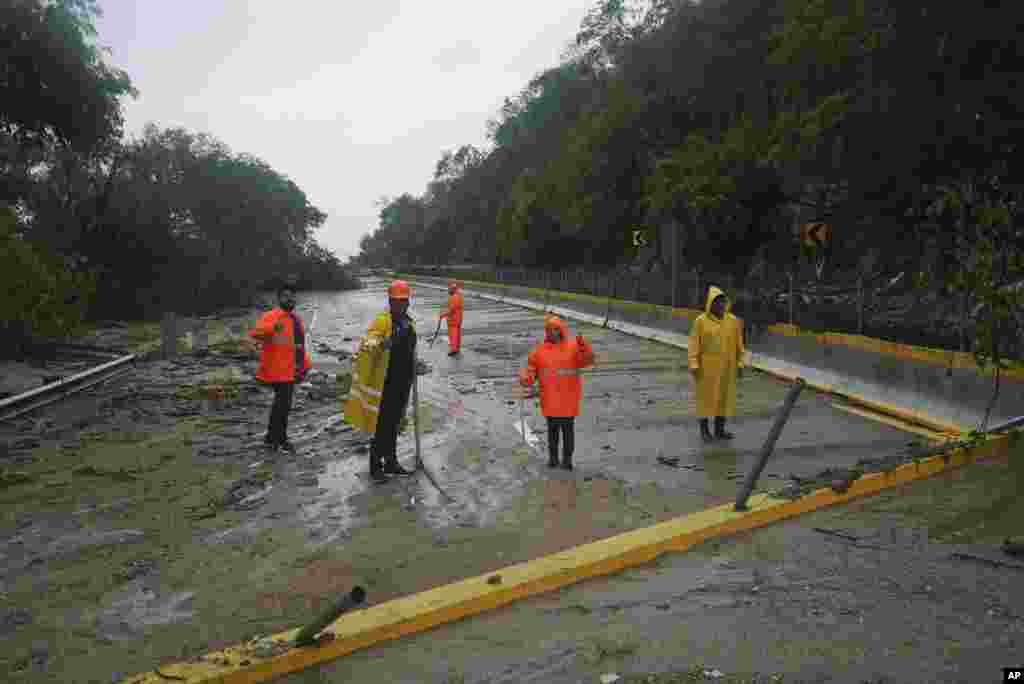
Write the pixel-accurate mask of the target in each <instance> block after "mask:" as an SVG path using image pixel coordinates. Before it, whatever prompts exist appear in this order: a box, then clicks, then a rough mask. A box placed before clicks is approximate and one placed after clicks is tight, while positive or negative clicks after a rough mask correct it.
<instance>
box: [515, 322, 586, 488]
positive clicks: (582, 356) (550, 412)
mask: <svg viewBox="0 0 1024 684" xmlns="http://www.w3.org/2000/svg"><path fill="white" fill-rule="evenodd" d="M593 363H594V350H593V349H591V347H590V345H589V344H588V343H587V341H586V340H584V339H583V336H582V335H577V336H576V339H575V340H570V339H569V326H568V325H566V324H565V321H563V320H562V319H560V318H558V317H557V316H548V317H547V319H545V321H544V341H543V342H541V343H540V344H538V345H537V346H536V347H534V348H533V351H531V352H530V356H529V357H528V360H527V367H526V368H523V369H522V370H520V371H519V381H520V383H521V384H522V385H523V386H524V387H529V386H530V385H532V384H533V381H534V380H536V379H539V380H540V408H541V413H543V414H544V417H545V418H547V419H548V467H550V468H557V467H558V436H559V433H561V435H562V468H564V469H565V470H572V453H573V449H574V446H575V441H576V440H575V419H576V416H578V415H579V413H580V396H581V394H582V389H583V382H582V380H581V379H580V369H581V368H586V367H587V366H590V365H592V364H593Z"/></svg>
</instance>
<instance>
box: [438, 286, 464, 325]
mask: <svg viewBox="0 0 1024 684" xmlns="http://www.w3.org/2000/svg"><path fill="white" fill-rule="evenodd" d="M462 310H463V303H462V293H461V292H459V291H458V290H456V291H455V293H454V294H452V295H449V297H448V310H447V311H445V312H444V313H442V314H441V318H447V319H448V327H449V328H450V327H451V326H453V325H454V326H456V327H458V326H460V325H462Z"/></svg>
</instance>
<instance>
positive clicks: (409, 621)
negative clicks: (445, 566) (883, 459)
mask: <svg viewBox="0 0 1024 684" xmlns="http://www.w3.org/2000/svg"><path fill="white" fill-rule="evenodd" d="M1008 445H1009V439H1008V438H1007V437H1005V436H1001V437H994V438H992V439H989V440H988V441H986V442H984V443H982V444H980V445H979V446H977V447H974V448H972V449H970V450H967V449H963V448H960V449H956V450H953V451H951V452H950V453H949V454H946V455H942V456H934V457H931V458H928V459H924V460H922V461H920V462H917V463H909V464H906V465H902V466H899V467H897V468H895V469H893V470H892V471H889V472H883V473H872V474H868V475H865V476H863V477H861V478H859V479H857V480H855V481H853V482H852V483H850V485H849V487H848V488H847V489H846V490H845V491H837V490H834V489H830V488H826V489H819V490H818V491H816V492H813V493H811V494H809V495H807V496H804V497H802V498H799V499H796V500H793V501H790V500H785V499H776V498H773V497H771V496H769V495H766V494H759V495H756V496H753V497H751V498H750V500H749V502H748V506H749V507H750V510H749V511H746V512H743V513H737V512H735V511H733V505H732V504H726V505H722V506H717V507H715V508H710V509H708V510H705V511H700V512H698V513H693V514H691V515H686V516H682V517H680V518H676V519H674V520H669V521H666V522H663V523H659V524H657V525H652V526H650V527H646V528H642V529H638V530H634V531H631V532H626V533H623V534H619V535H616V536H614V537H609V538H607V539H603V540H600V541H597V542H593V543H590V544H585V545H582V546H577V547H575V548H572V549H568V550H566V551H563V552H560V553H556V554H552V555H549V556H544V557H542V558H538V559H536V560H532V561H528V562H525V563H519V564H517V565H512V566H509V567H506V568H503V569H501V570H498V571H497V572H494V573H490V574H488V575H480V576H477V577H472V578H469V579H466V580H462V581H460V582H455V583H453V584H448V585H445V586H441V587H437V588H435V589H431V590H429V591H425V592H422V593H419V594H414V595H412V596H407V597H403V598H399V599H394V600H392V601H387V602H385V603H381V604H378V605H376V606H372V607H369V608H365V609H362V610H357V611H355V612H352V613H349V614H346V615H343V616H342V617H341V618H339V619H338V620H337V621H335V622H334V623H333V624H331V625H330V626H329V627H327V628H326V629H325V632H332V633H333V635H334V638H333V639H332V640H329V641H324V642H323V643H322V644H321V645H319V646H313V647H308V648H291V649H288V650H285V648H286V647H287V643H288V642H290V641H291V640H292V639H294V638H295V635H296V634H297V633H298V629H292V630H289V631H287V632H281V633H280V634H277V635H274V636H273V637H269V638H268V641H269V642H272V643H276V644H278V645H279V647H280V648H281V650H282V651H283V652H282V653H280V654H279V655H274V656H269V657H263V658H260V657H257V656H256V655H255V654H254V652H253V646H254V645H253V644H247V645H239V646H234V647H231V648H228V649H225V650H223V651H220V652H217V653H211V654H208V655H206V656H202V658H200V659H197V661H196V662H186V663H177V664H173V665H166V666H163V667H161V668H160V669H159V674H158V673H157V672H150V673H146V674H142V675H135V676H133V677H128V678H126V679H124V680H122V682H123V684H157V683H160V684H167V682H168V681H181V682H186V683H187V684H199V683H214V682H216V683H218V684H254V683H255V682H265V681H268V680H270V679H272V678H274V677H277V676H280V675H284V674H287V673H290V672H297V671H299V670H303V669H306V668H308V667H311V666H313V665H316V664H318V663H323V662H326V661H330V660H333V659H335V658H338V657H341V656H343V655H346V654H348V653H351V652H353V651H356V650H359V649H362V648H367V647H369V646H372V645H374V644H378V643H381V642H384V641H389V640H392V639H397V638H399V637H402V636H405V635H407V634H414V633H417V632H422V631H425V630H427V629H430V628H431V627H435V626H437V625H441V624H444V623H447V622H452V621H455V620H458V619H461V618H464V617H468V616H471V615H475V614H477V613H482V612H484V611H487V610H492V609H494V608H498V607H500V606H503V605H506V604H509V603H512V602H513V601H517V600H519V599H523V598H527V597H529V596H534V595H537V594H542V593H545V592H549V591H553V590H555V589H559V588H561V587H564V586H567V585H570V584H575V583H577V582H580V581H582V580H585V579H588V578H591V577H598V576H601V575H608V574H611V573H615V572H618V571H621V570H623V569H626V568H629V567H632V566H636V565H642V564H644V563H647V562H650V561H652V560H654V559H655V558H657V557H658V556H659V555H661V554H663V553H665V552H666V551H677V552H678V551H684V550H686V549H688V548H690V547H692V546H694V545H696V544H699V543H701V542H703V541H706V540H708V539H711V538H715V537H722V536H726V535H730V534H735V533H737V532H742V531H745V530H751V529H754V528H757V527H762V526H764V525H768V524H770V523H773V522H776V521H779V520H783V519H786V518H789V517H792V516H795V515H799V514H801V513H806V512H808V511H813V510H816V509H819V508H823V507H826V506H832V505H835V504H839V503H843V502H846V501H849V500H851V499H854V498H858V497H862V496H868V495H870V494H875V493H877V492H879V491H882V490H884V489H888V488H891V487H896V486H899V485H902V484H905V483H907V482H913V481H914V480H921V479H924V478H927V477H931V476H933V475H936V474H938V473H941V472H943V471H946V470H951V469H953V468H957V467H960V466H963V465H966V464H968V463H972V462H974V461H975V460H976V459H978V458H979V457H986V456H996V455H1002V454H1006V453H1007V452H1008Z"/></svg>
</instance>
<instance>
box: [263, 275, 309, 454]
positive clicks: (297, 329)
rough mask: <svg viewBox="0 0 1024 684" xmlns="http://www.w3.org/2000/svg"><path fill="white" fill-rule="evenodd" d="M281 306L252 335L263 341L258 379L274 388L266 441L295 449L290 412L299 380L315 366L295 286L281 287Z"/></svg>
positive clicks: (283, 447) (266, 316) (269, 313)
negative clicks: (290, 433) (308, 350)
mask: <svg viewBox="0 0 1024 684" xmlns="http://www.w3.org/2000/svg"><path fill="white" fill-rule="evenodd" d="M277 302H278V307H277V308H275V309H272V310H270V311H268V312H267V313H265V314H263V315H262V316H261V317H260V319H259V321H257V322H256V326H255V327H254V328H253V329H252V330H250V331H249V337H252V338H253V339H256V340H259V341H260V342H262V343H263V351H262V353H261V354H260V366H259V370H257V371H256V379H257V380H260V381H262V382H265V383H268V384H269V385H270V386H271V387H273V388H274V403H273V405H272V406H271V408H270V421H269V424H268V425H267V435H266V437H264V438H263V442H264V443H265V444H266V445H267V446H268V447H270V448H271V449H272V450H274V451H276V450H277V449H281V450H283V451H289V452H293V451H295V447H294V446H292V443H291V442H289V441H288V414H289V413H290V412H291V409H292V397H293V396H294V395H295V384H296V383H301V382H302V381H303V380H304V379H305V377H306V371H307V370H309V369H310V368H311V367H312V364H311V363H310V361H309V354H308V353H306V339H305V338H306V335H305V331H304V330H303V327H302V321H301V320H299V317H298V316H296V315H295V313H294V309H295V290H294V289H292V288H291V287H288V286H284V287H281V288H279V289H278V291H277Z"/></svg>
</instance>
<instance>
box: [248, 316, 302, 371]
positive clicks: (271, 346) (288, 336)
mask: <svg viewBox="0 0 1024 684" xmlns="http://www.w3.org/2000/svg"><path fill="white" fill-rule="evenodd" d="M278 323H280V324H281V326H282V328H281V330H280V331H278V332H274V326H275V325H276V324H278ZM249 337H252V338H253V339H256V340H259V341H260V342H262V343H263V351H262V353H261V354H260V366H259V369H258V370H257V371H256V378H257V379H258V380H262V381H263V382H295V381H296V379H297V378H296V376H295V330H294V327H293V325H292V317H291V316H289V315H288V312H287V311H285V310H284V309H282V308H280V307H277V308H274V309H271V310H270V311H268V312H267V313H265V314H263V315H262V316H260V319H259V320H258V321H256V325H255V327H253V329H252V330H250V331H249ZM302 355H303V362H304V363H303V369H302V370H303V373H304V372H305V371H307V370H309V369H310V368H312V367H313V364H312V363H311V362H310V360H309V352H307V351H306V350H305V349H304V350H302Z"/></svg>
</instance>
